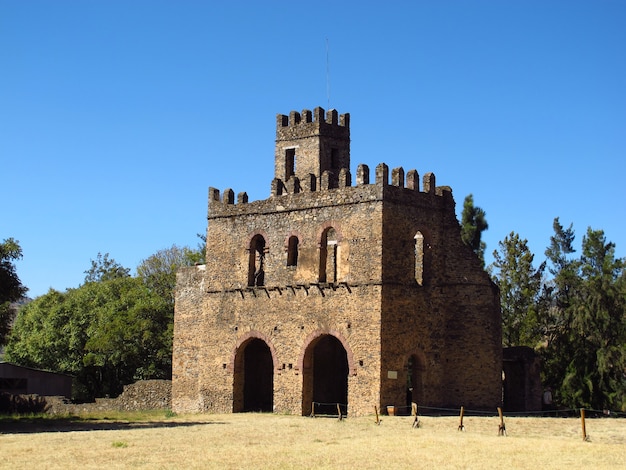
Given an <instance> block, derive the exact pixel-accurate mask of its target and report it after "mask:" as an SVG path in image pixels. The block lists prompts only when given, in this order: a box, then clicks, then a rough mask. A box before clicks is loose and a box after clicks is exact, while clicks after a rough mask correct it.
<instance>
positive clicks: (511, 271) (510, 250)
mask: <svg viewBox="0 0 626 470" xmlns="http://www.w3.org/2000/svg"><path fill="white" fill-rule="evenodd" d="M498 245H499V247H500V249H499V251H498V250H495V251H494V252H493V256H494V262H493V263H492V264H491V265H490V266H489V271H490V273H491V274H492V277H493V279H494V282H495V283H496V284H497V285H498V287H499V288H500V303H501V307H502V342H503V344H504V346H507V347H508V346H531V347H534V346H536V343H537V342H538V341H539V338H540V332H539V328H538V316H537V301H538V297H539V293H540V287H541V276H542V273H543V271H544V268H545V265H543V264H542V265H541V266H540V267H539V268H538V269H535V268H534V267H533V260H534V255H533V254H532V253H531V251H530V249H529V248H528V241H527V240H526V239H523V240H522V239H521V238H520V236H519V235H518V234H517V233H515V232H511V233H510V234H509V235H508V236H507V237H506V238H505V239H504V240H503V241H501V242H499V243H498Z"/></svg>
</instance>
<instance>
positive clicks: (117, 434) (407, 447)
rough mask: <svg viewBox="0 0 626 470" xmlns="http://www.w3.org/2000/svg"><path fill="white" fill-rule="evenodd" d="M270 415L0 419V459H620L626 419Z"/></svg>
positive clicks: (110, 463)
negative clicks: (378, 420)
mask: <svg viewBox="0 0 626 470" xmlns="http://www.w3.org/2000/svg"><path fill="white" fill-rule="evenodd" d="M411 423H412V418H410V417H383V422H382V424H381V425H380V426H377V425H376V424H375V423H374V418H373V417H364V418H349V419H347V420H344V421H342V422H339V421H337V420H335V419H331V418H316V419H313V418H304V417H296V416H280V415H272V414H233V415H189V416H180V417H171V418H166V417H164V415H163V413H161V415H160V417H159V416H156V415H147V416H144V418H143V420H139V421H137V418H136V417H131V419H125V418H124V416H123V415H122V416H116V417H114V419H111V417H110V416H109V419H93V417H92V419H88V420H81V421H80V422H76V421H72V420H63V421H59V422H50V420H47V422H46V423H39V422H34V423H33V422H31V423H23V422H17V423H16V422H7V421H6V420H5V421H0V448H1V449H2V459H1V460H0V467H1V468H11V469H14V470H17V469H22V468H24V469H27V468H28V469H32V468H48V469H55V468H63V469H67V468H107V469H114V468H151V469H152V468H157V469H158V468H220V469H222V468H226V469H236V468H297V469H302V468H316V469H318V468H345V469H348V468H349V469H353V468H359V469H368V468H377V469H378V468H435V467H440V468H471V469H476V468H484V469H487V468H489V469H491V468H532V469H536V468H541V469H563V468H568V469H578V468H580V469H583V468H585V469H588V468H594V469H595V468H603V469H604V468H626V420H624V419H594V420H590V419H588V420H587V433H588V435H589V436H590V438H591V440H590V442H583V440H582V432H581V425H580V420H579V419H575V418H544V419H541V418H508V419H506V422H505V423H506V429H507V433H508V436H507V437H499V436H498V435H497V434H498V424H499V421H498V418H495V417H494V418H484V417H481V418H476V417H466V418H465V421H464V424H465V429H466V430H465V432H459V431H457V426H458V418H448V417H444V418H434V417H423V418H422V419H421V423H422V426H421V427H420V428H419V429H413V428H412V427H411Z"/></svg>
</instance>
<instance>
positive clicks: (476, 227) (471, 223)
mask: <svg viewBox="0 0 626 470" xmlns="http://www.w3.org/2000/svg"><path fill="white" fill-rule="evenodd" d="M488 228H489V224H487V219H486V214H485V211H484V210H482V209H481V208H480V207H477V206H474V196H473V195H472V194H469V195H468V196H466V197H465V201H463V212H462V214H461V240H463V243H465V244H466V245H467V246H469V247H470V248H471V249H472V251H473V252H474V253H476V255H477V256H478V258H479V259H480V260H481V261H482V262H483V265H484V263H485V249H486V248H487V245H486V244H485V242H483V241H482V240H481V237H482V233H483V232H484V231H485V230H487V229H488Z"/></svg>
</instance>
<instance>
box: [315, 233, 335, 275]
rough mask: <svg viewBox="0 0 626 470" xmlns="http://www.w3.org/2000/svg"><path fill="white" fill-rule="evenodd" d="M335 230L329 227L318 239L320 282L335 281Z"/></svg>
mask: <svg viewBox="0 0 626 470" xmlns="http://www.w3.org/2000/svg"><path fill="white" fill-rule="evenodd" d="M337 248H338V246H337V232H336V231H335V229H334V228H332V227H329V228H327V229H326V230H324V233H322V239H321V240H320V275H319V281H320V282H329V283H335V282H337V269H338V266H337V260H338V257H337Z"/></svg>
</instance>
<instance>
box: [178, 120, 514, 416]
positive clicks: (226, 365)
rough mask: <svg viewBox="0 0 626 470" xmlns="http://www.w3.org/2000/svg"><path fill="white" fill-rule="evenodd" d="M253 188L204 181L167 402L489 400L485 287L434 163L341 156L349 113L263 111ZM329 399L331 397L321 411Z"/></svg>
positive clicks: (347, 409) (184, 275)
mask: <svg viewBox="0 0 626 470" xmlns="http://www.w3.org/2000/svg"><path fill="white" fill-rule="evenodd" d="M274 172H275V175H274V176H275V177H274V179H273V181H272V182H271V194H270V196H269V198H267V199H265V200H260V201H248V196H247V194H246V193H245V192H242V193H239V194H237V197H236V198H235V194H234V192H233V191H232V190H231V189H225V190H224V191H222V192H221V193H220V191H219V190H217V189H215V188H209V204H208V230H207V252H206V260H207V261H206V264H205V265H200V266H195V267H190V268H185V269H182V270H180V271H179V272H178V276H177V288H176V308H175V320H174V350H173V381H172V408H173V410H174V411H176V412H219V413H227V412H245V411H274V412H278V413H292V414H302V415H308V414H310V413H311V411H316V410H317V411H316V412H324V410H331V411H329V412H333V413H336V406H337V404H339V405H340V408H341V410H342V412H343V413H347V414H348V415H351V416H357V415H363V414H372V413H373V412H374V407H375V406H376V407H378V408H379V409H381V408H384V407H385V406H387V405H394V406H396V407H404V406H409V405H410V403H411V402H416V403H418V404H420V405H423V406H435V407H454V408H458V407H460V406H461V405H463V406H465V407H468V408H473V409H489V410H493V409H494V408H495V407H497V406H500V404H501V398H502V381H501V374H502V347H501V316H500V303H499V294H498V290H497V288H496V287H495V286H494V284H493V283H492V282H491V280H490V279H489V276H488V275H487V274H486V273H485V271H484V270H483V268H482V264H481V262H480V261H479V260H478V258H477V257H476V256H475V254H474V253H473V252H472V251H471V250H470V249H469V248H468V247H467V246H465V245H464V244H463V243H462V241H461V237H460V226H459V223H458V221H457V219H456V215H455V202H454V199H453V197H452V191H451V189H450V188H449V187H447V186H436V184H435V175H434V174H432V173H426V174H424V175H423V178H422V180H421V184H420V178H419V175H418V173H417V171H415V170H410V171H407V172H406V173H405V171H404V169H403V168H395V169H393V170H391V174H390V171H389V168H388V167H387V165H385V164H384V163H381V164H379V165H378V166H377V167H376V168H375V170H374V172H373V174H372V175H370V169H369V168H368V167H367V166H366V165H359V166H358V167H357V168H356V173H355V178H354V181H353V176H352V173H351V171H350V115H349V114H342V115H338V114H337V112H336V111H335V110H330V111H328V112H326V111H325V110H324V109H322V108H316V109H315V110H314V111H309V110H304V111H302V113H299V112H295V111H292V112H291V113H290V114H289V116H286V115H281V114H279V115H278V116H277V121H276V152H275V157H274ZM333 410H334V411H333Z"/></svg>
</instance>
